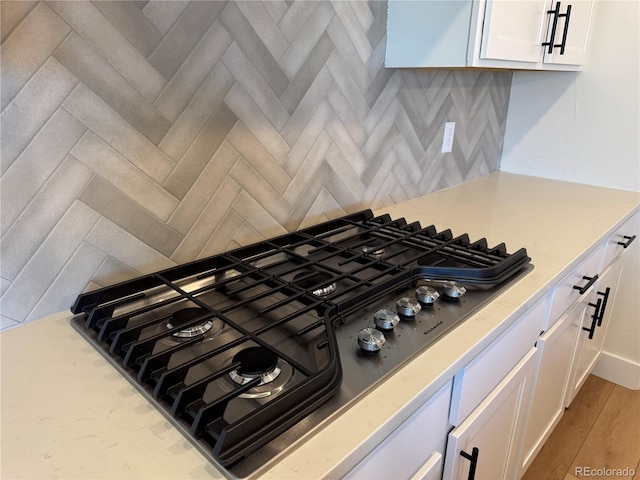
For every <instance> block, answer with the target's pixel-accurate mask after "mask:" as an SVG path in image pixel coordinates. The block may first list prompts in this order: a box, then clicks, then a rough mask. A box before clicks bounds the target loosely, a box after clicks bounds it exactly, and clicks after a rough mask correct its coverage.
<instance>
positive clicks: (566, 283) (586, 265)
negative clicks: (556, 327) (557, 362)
mask: <svg viewBox="0 0 640 480" xmlns="http://www.w3.org/2000/svg"><path fill="white" fill-rule="evenodd" d="M603 250H604V244H600V245H599V246H598V247H597V248H596V249H594V250H593V251H592V252H591V253H590V254H589V255H588V256H587V258H585V259H584V260H583V261H582V262H581V263H580V264H579V265H578V266H577V267H575V268H574V269H573V270H572V271H571V272H570V273H569V274H568V275H567V276H566V277H564V278H563V279H562V280H560V282H558V284H557V285H556V286H555V288H554V289H553V299H552V301H551V308H550V310H549V325H546V326H545V330H546V329H547V328H550V327H551V326H552V325H553V323H554V322H555V321H556V320H558V319H559V318H560V316H561V315H562V314H563V313H564V312H566V311H567V309H568V308H569V307H570V306H571V304H572V303H573V302H575V301H577V300H580V298H581V297H582V295H581V294H580V290H578V289H575V288H574V286H586V285H587V284H588V283H589V280H587V279H585V278H584V277H588V278H594V277H595V276H596V275H598V274H599V273H600V265H601V259H602V255H603ZM585 293H586V292H585Z"/></svg>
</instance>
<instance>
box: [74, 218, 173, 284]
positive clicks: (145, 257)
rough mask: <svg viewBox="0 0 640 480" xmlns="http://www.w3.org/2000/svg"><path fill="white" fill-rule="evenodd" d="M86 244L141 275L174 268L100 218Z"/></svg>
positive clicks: (157, 254)
mask: <svg viewBox="0 0 640 480" xmlns="http://www.w3.org/2000/svg"><path fill="white" fill-rule="evenodd" d="M85 240H86V242H87V243H89V244H90V245H93V246H94V247H96V248H97V249H98V250H100V251H102V252H104V253H105V254H106V255H109V257H111V259H112V260H115V261H117V262H120V263H122V264H124V265H126V266H127V267H128V268H130V269H132V270H134V271H136V272H140V274H142V275H146V274H148V273H153V272H156V271H158V270H164V269H165V268H170V267H173V266H175V263H174V262H172V261H171V260H169V259H168V258H167V257H165V256H164V255H162V254H161V253H160V252H158V251H156V250H154V249H153V248H152V247H150V246H149V245H146V244H145V243H144V242H142V241H141V240H139V239H138V238H136V237H135V236H134V235H132V234H131V233H129V232H127V231H126V230H124V229H122V228H121V227H120V226H118V225H116V224H115V223H113V222H111V221H110V220H108V219H106V218H100V220H98V223H96V226H95V227H94V228H93V229H92V230H91V232H89V234H88V235H87V237H86V239H85Z"/></svg>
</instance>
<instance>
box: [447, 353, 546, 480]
mask: <svg viewBox="0 0 640 480" xmlns="http://www.w3.org/2000/svg"><path fill="white" fill-rule="evenodd" d="M536 351H537V350H536V348H531V349H530V350H529V352H528V353H527V354H526V355H525V356H524V358H523V359H522V360H520V361H519V362H518V364H517V365H516V366H515V367H514V368H513V369H512V370H511V372H509V374H508V375H507V376H506V377H505V378H504V379H503V380H502V381H501V382H500V383H499V384H498V386H497V387H496V388H495V389H494V390H493V391H492V392H491V393H490V394H489V396H488V397H487V398H485V399H484V401H483V402H482V403H481V404H480V405H479V406H478V407H477V408H476V409H475V410H474V411H473V412H472V413H471V414H470V415H469V416H468V417H467V418H466V419H465V420H464V421H463V422H462V423H461V424H460V425H459V426H458V427H456V428H455V429H453V430H452V431H451V433H449V438H448V441H447V451H446V454H445V465H444V473H443V479H447V480H449V479H466V478H469V479H471V478H474V479H476V480H480V479H490V480H494V479H500V478H514V477H515V476H516V475H517V472H518V471H519V468H518V460H519V456H520V446H521V439H522V430H523V428H522V427H523V423H524V420H525V414H526V411H527V410H528V407H529V401H530V387H531V377H532V374H533V372H534V367H535V359H536ZM472 469H473V470H475V472H472V471H470V470H472Z"/></svg>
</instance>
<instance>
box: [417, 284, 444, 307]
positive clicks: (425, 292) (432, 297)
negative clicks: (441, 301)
mask: <svg viewBox="0 0 640 480" xmlns="http://www.w3.org/2000/svg"><path fill="white" fill-rule="evenodd" d="M438 298H440V294H439V293H438V291H437V290H436V289H435V288H432V287H427V286H426V285H422V286H420V287H418V288H416V299H417V300H418V301H419V302H420V303H421V304H422V305H433V304H434V303H435V301H436V300H437V299H438Z"/></svg>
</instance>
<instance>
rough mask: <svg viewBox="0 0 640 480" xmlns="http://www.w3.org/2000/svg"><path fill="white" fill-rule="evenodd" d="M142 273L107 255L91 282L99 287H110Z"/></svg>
mask: <svg viewBox="0 0 640 480" xmlns="http://www.w3.org/2000/svg"><path fill="white" fill-rule="evenodd" d="M140 275H141V273H140V272H138V271H136V270H134V269H133V268H130V267H129V266H127V265H125V264H124V263H121V262H119V261H117V260H115V259H113V258H111V257H105V259H104V261H103V262H102V263H101V264H100V266H99V267H98V269H97V270H96V271H95V273H94V275H93V277H92V278H91V282H90V283H93V284H94V285H96V286H97V287H108V286H109V285H115V284H116V283H120V282H124V281H125V280H130V279H132V278H135V277H138V276H140Z"/></svg>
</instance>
